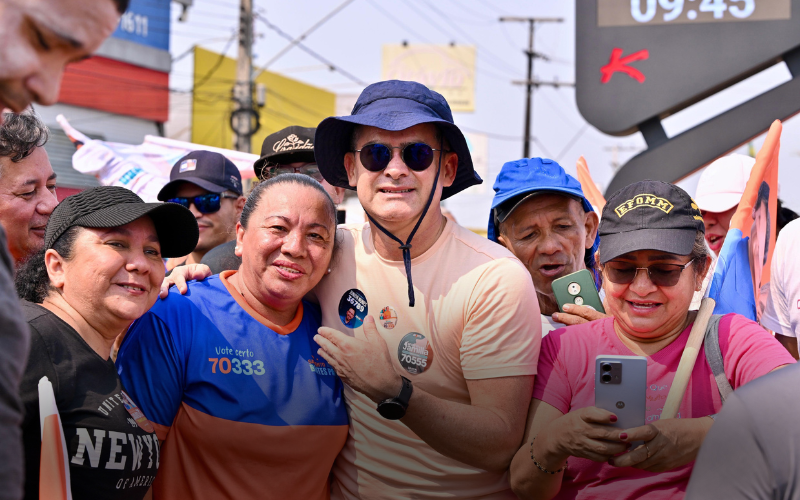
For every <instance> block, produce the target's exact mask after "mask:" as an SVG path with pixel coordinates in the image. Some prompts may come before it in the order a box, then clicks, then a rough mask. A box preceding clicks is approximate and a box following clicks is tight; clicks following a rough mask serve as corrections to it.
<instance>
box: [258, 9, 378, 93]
mask: <svg viewBox="0 0 800 500" xmlns="http://www.w3.org/2000/svg"><path fill="white" fill-rule="evenodd" d="M255 18H256V19H258V20H259V21H261V22H262V23H264V24H265V25H266V26H267V27H268V28H269V29H271V30H273V31H275V32H276V33H277V34H279V35H280V36H282V37H283V38H286V39H287V40H289V41H294V40H295V38H294V37H293V36H291V35H289V34H288V33H286V32H284V31H283V30H281V29H280V28H279V27H277V26H275V25H274V24H272V23H271V22H269V21H268V20H267V19H266V18H265V17H264V16H263V15H261V14H257V15H256V16H255ZM295 45H296V46H297V48H299V49H301V50H302V51H304V52H305V53H307V54H309V55H310V56H311V57H313V58H315V59H317V60H318V61H320V62H322V63H324V64H325V65H327V66H328V67H329V68H330V69H331V71H337V72H339V73H341V74H342V75H344V76H345V77H347V78H349V79H350V80H352V81H354V82H355V83H357V84H359V85H362V86H364V87H366V86H367V83H366V82H365V81H364V80H362V79H360V78H358V77H357V76H354V75H353V74H352V73H349V72H347V71H345V70H343V69H342V68H339V67H337V66H336V65H335V64H333V63H332V62H330V61H329V60H328V59H326V58H324V57H322V56H321V55H319V54H317V53H316V52H314V51H313V50H311V49H310V48H308V47H307V46H306V45H304V44H303V43H301V42H297V43H296V44H295Z"/></svg>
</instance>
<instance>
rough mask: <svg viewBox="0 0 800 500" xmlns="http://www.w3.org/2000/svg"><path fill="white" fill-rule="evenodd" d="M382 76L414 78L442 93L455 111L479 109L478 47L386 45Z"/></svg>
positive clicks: (397, 78)
mask: <svg viewBox="0 0 800 500" xmlns="http://www.w3.org/2000/svg"><path fill="white" fill-rule="evenodd" d="M381 79H382V80H410V81H415V82H420V83H422V84H423V85H425V86H426V87H428V88H430V89H432V90H435V91H436V92H439V93H440V94H442V95H443V96H444V97H445V99H447V102H448V103H449V104H450V109H451V110H453V111H454V112H456V111H458V112H473V111H475V47H473V46H467V45H428V44H404V45H400V44H398V45H384V46H383V64H382V67H381Z"/></svg>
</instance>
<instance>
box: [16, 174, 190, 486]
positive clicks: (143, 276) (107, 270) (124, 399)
mask: <svg viewBox="0 0 800 500" xmlns="http://www.w3.org/2000/svg"><path fill="white" fill-rule="evenodd" d="M197 237H198V229H197V223H196V222H195V219H194V216H193V215H192V213H191V212H190V211H189V210H187V209H186V208H184V207H182V206H180V205H178V204H174V203H165V204H162V203H144V202H143V201H142V199H141V198H139V197H138V196H137V195H136V194H134V193H133V192H132V191H130V190H128V189H125V188H122V187H114V186H102V187H97V188H92V189H87V190H85V191H82V192H80V193H78V194H76V195H73V196H70V197H68V198H66V199H65V200H64V201H62V202H61V203H60V204H59V205H58V206H57V207H56V208H55V210H54V211H53V213H52V215H51V216H50V220H49V222H48V224H47V229H46V230H45V247H44V249H42V250H41V251H40V252H39V253H38V254H36V255H35V256H33V257H32V258H31V260H30V261H28V262H27V263H26V264H25V265H24V266H23V268H22V269H21V270H20V273H19V275H18V276H17V290H18V292H19V294H20V296H21V298H23V299H25V300H24V301H23V304H22V308H23V311H24V313H25V316H26V320H27V321H28V324H29V325H30V328H31V350H30V355H29V358H28V365H27V368H26V370H25V374H24V376H23V380H22V384H21V388H20V391H21V396H22V401H23V403H24V404H25V420H24V422H23V424H22V431H23V442H24V448H25V476H26V478H25V498H38V497H39V481H40V478H39V473H40V466H39V461H40V450H41V447H42V438H41V436H42V431H41V429H40V423H39V391H38V384H39V381H40V379H42V378H43V377H47V379H48V380H50V382H51V383H52V384H53V389H54V392H55V398H56V404H57V406H58V411H59V413H60V418H61V424H62V427H63V434H64V438H65V440H66V445H67V453H68V460H69V462H68V463H69V475H70V479H71V485H72V497H73V498H75V499H76V500H77V499H80V498H93V499H122V498H125V499H140V498H143V497H144V496H145V494H146V493H147V491H148V489H149V485H150V483H152V481H153V479H154V477H155V474H156V470H157V467H158V465H157V464H158V449H157V443H156V444H155V445H154V440H155V434H154V428H153V425H152V424H151V422H150V421H148V419H147V417H146V415H144V414H143V413H142V411H141V410H140V409H139V408H138V407H137V405H136V403H135V401H133V400H132V399H131V398H130V397H129V395H128V394H127V393H126V392H125V390H124V388H123V387H122V383H121V381H120V378H119V376H118V375H117V370H116V367H115V366H114V362H113V361H112V360H111V359H109V358H110V355H111V350H112V345H113V343H114V340H115V339H116V338H117V337H118V336H119V335H120V334H123V333H124V332H125V331H126V330H127V328H128V327H129V326H130V325H131V323H133V321H134V320H136V319H137V318H139V317H140V316H141V315H143V314H144V313H146V312H147V311H148V310H149V309H150V307H152V305H153V304H154V303H155V301H156V299H157V298H158V292H159V288H160V286H161V282H162V281H163V279H164V262H163V260H162V258H163V257H178V256H181V255H185V254H186V253H188V252H190V251H191V250H192V249H193V248H194V246H195V245H196V244H197ZM45 480H46V479H45Z"/></svg>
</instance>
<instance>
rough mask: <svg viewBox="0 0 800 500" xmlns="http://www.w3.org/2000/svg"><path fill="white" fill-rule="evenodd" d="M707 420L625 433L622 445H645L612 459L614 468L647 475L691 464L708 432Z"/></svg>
mask: <svg viewBox="0 0 800 500" xmlns="http://www.w3.org/2000/svg"><path fill="white" fill-rule="evenodd" d="M713 422H714V421H713V420H711V419H710V418H706V417H702V418H670V419H666V420H657V421H656V422H654V423H652V424H647V425H643V426H641V427H634V428H633V429H628V430H627V431H626V432H625V433H626V434H627V439H626V440H625V441H629V442H632V441H644V443H645V444H644V445H642V446H639V447H638V448H636V449H634V450H632V451H631V452H630V453H626V454H624V455H621V456H619V457H616V458H613V459H611V461H609V464H611V465H613V466H614V467H634V468H636V469H642V470H646V471H649V472H665V471H668V470H672V469H675V468H676V467H681V466H683V465H686V464H688V463H691V462H693V461H694V460H695V459H696V458H697V453H698V452H699V451H700V445H701V444H702V443H703V440H704V439H705V436H706V433H707V432H708V430H709V429H710V428H711V424H713Z"/></svg>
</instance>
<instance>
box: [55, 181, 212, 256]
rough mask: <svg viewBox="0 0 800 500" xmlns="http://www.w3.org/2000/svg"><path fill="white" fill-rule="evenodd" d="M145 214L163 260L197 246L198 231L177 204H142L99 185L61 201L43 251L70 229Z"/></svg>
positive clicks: (123, 192)
mask: <svg viewBox="0 0 800 500" xmlns="http://www.w3.org/2000/svg"><path fill="white" fill-rule="evenodd" d="M145 215H147V216H149V217H150V218H151V219H152V220H153V224H154V225H155V226H156V234H158V242H159V243H160V244H161V255H162V256H163V257H167V258H169V257H182V256H184V255H187V254H190V253H192V251H193V250H194V247H195V246H197V240H198V238H199V237H200V231H199V230H198V228H197V221H196V220H195V218H194V215H193V214H192V212H190V211H189V210H188V209H186V208H184V207H183V206H181V205H178V204H177V203H145V202H144V200H142V199H141V198H139V196H137V195H136V193H134V192H133V191H131V190H129V189H126V188H124V187H120V186H99V187H94V188H90V189H86V190H84V191H81V192H80V193H77V194H74V195H72V196H68V197H66V198H64V200H63V201H62V202H61V203H59V204H58V206H56V208H55V210H53V213H52V214H51V215H50V220H49V221H48V222H47V228H46V229H45V232H44V244H45V248H52V247H53V244H54V243H55V242H56V240H57V239H58V237H59V236H61V235H62V234H64V233H65V232H66V231H67V230H68V229H69V228H71V227H73V226H82V227H119V226H124V225H125V224H129V223H131V222H133V221H135V220H136V219H138V218H140V217H144V216H145Z"/></svg>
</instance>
